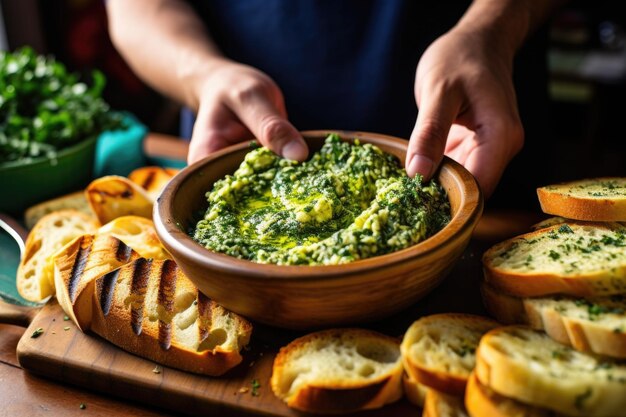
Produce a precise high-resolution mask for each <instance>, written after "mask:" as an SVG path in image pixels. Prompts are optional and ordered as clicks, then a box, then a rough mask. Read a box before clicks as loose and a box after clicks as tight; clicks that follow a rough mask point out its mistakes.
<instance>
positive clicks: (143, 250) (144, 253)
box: [98, 216, 172, 260]
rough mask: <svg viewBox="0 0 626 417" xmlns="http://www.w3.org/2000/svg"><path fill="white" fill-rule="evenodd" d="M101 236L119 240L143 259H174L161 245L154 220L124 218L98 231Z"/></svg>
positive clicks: (134, 217) (113, 221)
mask: <svg viewBox="0 0 626 417" xmlns="http://www.w3.org/2000/svg"><path fill="white" fill-rule="evenodd" d="M98 234H100V235H106V234H108V235H111V236H113V237H116V238H118V239H119V240H121V241H122V242H124V243H125V244H127V245H128V246H130V247H131V248H133V249H134V250H135V251H136V252H138V253H139V255H141V257H142V258H151V259H161V260H163V259H172V257H171V255H170V254H169V252H168V251H167V250H166V249H165V247H164V246H163V245H162V244H161V241H160V240H159V237H158V236H157V234H156V230H155V229H154V223H152V220H150V219H146V218H145V217H139V216H122V217H118V218H116V219H114V220H111V221H110V222H109V223H107V224H105V225H104V226H102V227H100V229H98Z"/></svg>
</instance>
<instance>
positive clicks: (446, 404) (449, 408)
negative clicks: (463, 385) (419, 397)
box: [422, 389, 491, 417]
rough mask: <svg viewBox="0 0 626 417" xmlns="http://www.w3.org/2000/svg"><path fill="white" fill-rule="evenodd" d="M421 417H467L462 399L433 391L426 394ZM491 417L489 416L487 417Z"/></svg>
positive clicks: (430, 390)
mask: <svg viewBox="0 0 626 417" xmlns="http://www.w3.org/2000/svg"><path fill="white" fill-rule="evenodd" d="M422 416H423V417H468V415H467V411H465V405H464V404H463V397H455V396H453V395H448V394H444V393H442V392H439V391H437V390H434V389H429V390H428V391H427V392H426V400H425V401H424V413H423V414H422ZM489 417H491V416H489Z"/></svg>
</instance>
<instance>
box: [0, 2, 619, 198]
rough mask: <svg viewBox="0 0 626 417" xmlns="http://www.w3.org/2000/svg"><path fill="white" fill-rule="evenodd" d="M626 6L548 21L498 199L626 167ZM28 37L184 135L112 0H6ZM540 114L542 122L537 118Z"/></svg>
mask: <svg viewBox="0 0 626 417" xmlns="http://www.w3.org/2000/svg"><path fill="white" fill-rule="evenodd" d="M619 6H620V5H619V2H615V1H609V0H596V1H594V2H589V1H570V2H568V3H567V5H566V6H565V7H563V8H562V9H561V10H560V11H559V12H558V13H557V14H556V15H554V16H553V18H552V20H551V21H550V22H549V23H548V24H547V25H546V26H545V31H546V34H547V36H548V47H547V50H545V51H544V56H543V57H542V58H545V62H546V71H547V74H548V77H547V80H548V82H547V85H546V91H547V93H548V96H547V97H548V103H547V105H544V104H543V102H542V104H541V105H537V106H533V105H532V103H531V104H530V105H528V103H527V105H526V110H525V111H523V112H522V120H523V121H524V122H525V123H526V120H528V121H529V126H528V129H527V131H526V147H525V149H524V151H523V152H522V153H521V154H520V155H519V156H518V157H517V158H516V159H515V160H514V162H513V163H512V164H511V167H510V169H509V170H508V171H507V174H506V175H505V178H504V179H503V182H502V184H501V186H500V187H499V190H498V191H497V192H496V194H495V195H494V198H493V199H492V200H491V201H490V203H489V204H490V205H493V206H511V207H516V208H519V207H528V208H532V209H535V208H536V207H537V203H536V198H534V193H533V190H534V188H535V187H536V186H538V185H545V184H546V183H550V182H555V181H564V180H570V179H578V178H583V177H590V176H625V175H626V140H625V138H624V134H623V133H622V129H621V121H622V118H623V117H625V115H624V110H625V109H626V105H624V97H625V92H626V34H625V33H624V30H625V28H626V16H625V15H624V14H623V13H620V12H619V11H618V9H621V7H619ZM24 16H28V17H29V18H28V19H24V18H23V17H24ZM22 45H31V46H32V47H33V48H34V49H35V50H36V51H37V52H40V53H47V54H53V55H55V56H56V57H57V58H58V59H59V60H60V61H62V62H64V63H65V64H66V65H67V66H68V68H69V69H70V70H73V71H79V72H81V71H85V72H86V71H88V70H90V69H92V68H98V69H100V70H101V71H103V72H104V73H105V75H106V77H107V80H108V84H107V87H106V90H105V94H104V98H105V99H106V101H108V102H109V104H110V105H111V107H112V108H114V109H118V110H128V111H130V112H132V113H133V114H135V115H136V116H137V117H138V119H139V120H141V121H142V122H143V123H144V124H145V125H146V126H147V127H148V128H149V130H150V131H152V132H158V133H164V134H168V135H173V136H178V135H179V133H180V106H179V105H178V104H177V103H175V102H172V101H171V100H168V99H166V98H165V97H163V96H161V95H159V94H158V93H156V92H154V91H153V90H151V89H150V88H149V87H147V86H146V85H145V84H144V83H142V82H141V81H140V80H139V79H138V78H137V77H136V76H135V75H134V74H133V73H132V71H131V70H130V69H129V68H128V66H127V65H126V64H125V63H124V61H123V59H122V58H121V57H120V56H119V55H118V54H117V52H116V51H115V49H114V47H113V45H112V44H111V41H110V40H109V37H108V34H107V21H106V13H105V10H104V2H103V1H101V0H54V1H50V0H20V1H15V0H0V48H1V49H9V50H13V49H15V48H17V47H20V46H22ZM518 94H519V92H518ZM522 95H523V94H522ZM522 99H523V97H521V98H520V100H522ZM535 116H541V117H535ZM532 120H541V122H540V123H539V124H537V123H534V125H532V126H530V124H531V121H532Z"/></svg>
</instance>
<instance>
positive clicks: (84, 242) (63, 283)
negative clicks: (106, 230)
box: [53, 235, 139, 331]
mask: <svg viewBox="0 0 626 417" xmlns="http://www.w3.org/2000/svg"><path fill="white" fill-rule="evenodd" d="M137 258H139V254H138V253H137V252H135V251H133V250H132V249H131V248H130V247H129V246H127V245H126V244H124V242H122V241H121V240H119V239H117V238H115V237H113V236H110V235H95V236H94V235H83V236H79V237H77V238H76V239H74V240H73V241H72V242H70V243H69V244H67V245H66V246H64V247H63V248H62V249H61V250H59V251H58V252H57V253H56V254H55V255H54V257H53V261H54V283H55V288H56V297H57V300H58V302H59V305H60V306H61V308H63V311H65V314H67V316H68V317H70V318H71V319H72V321H73V322H74V323H76V325H77V326H78V328H79V329H81V330H82V331H86V330H88V329H89V328H90V327H91V321H92V316H93V300H92V298H93V293H94V283H95V280H96V278H98V277H101V276H103V275H105V274H108V273H109V272H111V271H114V270H116V269H117V268H119V267H120V266H122V265H125V264H127V263H129V262H131V261H132V260H134V259H137Z"/></svg>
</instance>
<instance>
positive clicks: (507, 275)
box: [482, 223, 626, 298]
mask: <svg viewBox="0 0 626 417" xmlns="http://www.w3.org/2000/svg"><path fill="white" fill-rule="evenodd" d="M564 227H568V228H569V229H570V230H574V232H577V231H579V230H580V231H581V232H580V233H583V232H582V230H594V231H595V232H597V233H606V234H616V235H617V234H618V233H622V231H623V230H625V229H623V227H622V226H619V225H617V223H615V224H609V223H585V224H584V225H582V224H579V223H568V224H564V225H556V226H552V227H548V228H544V229H541V230H538V231H535V232H531V233H527V234H524V235H521V236H517V237H515V238H512V239H508V240H506V241H504V242H500V243H498V244H496V245H494V246H492V247H491V248H490V249H488V250H487V251H486V252H485V253H484V255H483V258H482V261H483V267H484V268H483V270H484V276H485V281H486V282H487V283H488V284H489V285H492V286H493V287H494V288H496V289H498V290H499V291H502V292H504V293H507V294H510V295H514V296H517V297H524V298H525V297H537V296H544V295H552V294H567V295H572V296H577V297H592V296H602V295H613V294H620V293H623V292H626V257H624V262H622V263H621V264H616V265H614V266H611V267H610V268H609V267H606V268H597V269H596V270H591V271H585V272H584V273H583V272H579V273H571V274H568V275H565V274H563V273H561V272H559V271H556V270H548V269H544V270H541V269H539V270H528V271H526V270H521V269H512V268H506V267H500V266H498V265H496V264H495V261H496V259H498V257H501V254H502V253H506V252H508V251H510V250H512V249H511V248H516V247H517V245H526V242H533V241H537V240H540V239H545V238H546V236H550V235H551V234H554V235H557V236H558V231H559V230H562V228H564ZM616 248H618V249H616V250H619V248H620V246H616ZM584 249H585V250H587V248H584ZM544 252H547V251H544ZM525 253H526V252H525ZM533 253H534V254H538V253H539V252H529V254H531V255H532V254H533ZM620 253H621V252H620ZM556 255H558V254H556ZM556 255H555V256H556ZM557 259H558V258H557ZM581 259H582V258H581ZM615 259H617V261H620V260H621V259H620V257H618V256H616V257H615ZM617 261H616V262H617Z"/></svg>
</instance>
